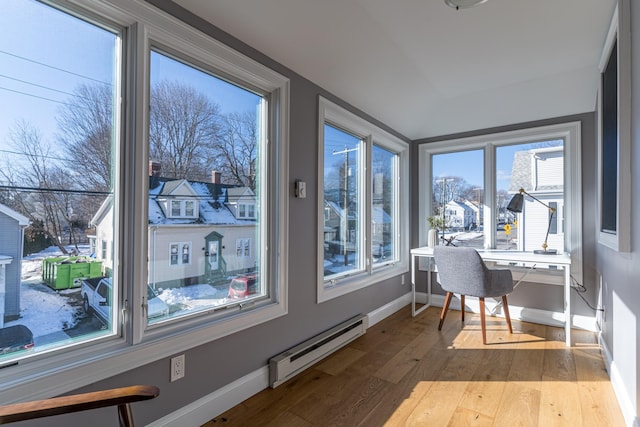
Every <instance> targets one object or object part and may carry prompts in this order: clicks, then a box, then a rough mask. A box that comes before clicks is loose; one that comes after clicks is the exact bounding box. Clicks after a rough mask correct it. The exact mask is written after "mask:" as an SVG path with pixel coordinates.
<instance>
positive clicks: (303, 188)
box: [296, 180, 307, 199]
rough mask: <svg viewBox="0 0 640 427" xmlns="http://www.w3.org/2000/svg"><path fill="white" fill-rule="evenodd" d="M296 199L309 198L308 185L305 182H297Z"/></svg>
mask: <svg viewBox="0 0 640 427" xmlns="http://www.w3.org/2000/svg"><path fill="white" fill-rule="evenodd" d="M296 197H297V198H299V199H305V198H306V197H307V183H306V182H304V181H300V180H297V181H296Z"/></svg>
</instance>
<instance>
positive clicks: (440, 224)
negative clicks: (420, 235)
mask: <svg viewBox="0 0 640 427" xmlns="http://www.w3.org/2000/svg"><path fill="white" fill-rule="evenodd" d="M427 221H428V222H429V231H428V233H427V246H429V247H430V248H432V247H434V246H437V245H438V231H440V230H442V231H444V219H443V218H442V217H441V216H435V215H434V216H429V217H427Z"/></svg>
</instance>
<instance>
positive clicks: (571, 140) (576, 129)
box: [418, 121, 583, 283]
mask: <svg viewBox="0 0 640 427" xmlns="http://www.w3.org/2000/svg"><path fill="white" fill-rule="evenodd" d="M552 139H563V140H564V144H563V153H564V166H565V167H564V187H565V191H564V202H563V211H564V214H565V215H566V218H564V219H566V220H567V221H568V222H566V223H565V222H564V221H563V227H566V226H567V224H570V230H566V229H564V230H563V233H564V236H563V238H564V247H565V248H566V249H567V251H568V252H570V254H571V260H572V262H571V274H572V276H573V277H574V278H575V279H576V280H577V281H578V282H580V283H581V282H582V271H583V267H582V260H583V255H582V178H581V177H582V163H581V161H582V160H581V158H582V154H581V122H579V121H576V122H567V123H560V124H556V125H548V126H540V127H533V128H524V129H519V130H514V131H508V132H499V133H490V134H484V135H478V136H472V137H466V138H458V139H449V140H442V141H436V142H430V143H422V144H420V145H419V147H418V163H419V165H418V195H419V196H418V198H419V200H418V203H419V208H418V217H419V218H427V217H428V216H429V215H430V212H431V202H430V201H431V175H432V172H431V155H433V154H442V153H449V152H456V151H467V150H474V149H475V150H477V149H483V150H484V188H485V200H484V203H485V205H484V218H485V224H484V229H485V230H495V229H496V227H497V220H496V216H495V215H493V208H492V207H493V206H496V190H495V187H496V158H495V157H496V150H495V148H496V147H499V146H504V145H513V144H523V143H529V142H532V141H545V140H552ZM428 229H429V224H428V222H427V221H426V220H421V221H419V239H420V240H419V241H420V246H426V244H427V232H428ZM495 236H496V234H495V233H488V234H485V242H484V246H485V248H494V247H495V245H496V241H495Z"/></svg>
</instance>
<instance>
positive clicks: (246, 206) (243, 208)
mask: <svg viewBox="0 0 640 427" xmlns="http://www.w3.org/2000/svg"><path fill="white" fill-rule="evenodd" d="M255 217H256V207H255V205H254V204H252V203H238V218H242V219H254V218H255Z"/></svg>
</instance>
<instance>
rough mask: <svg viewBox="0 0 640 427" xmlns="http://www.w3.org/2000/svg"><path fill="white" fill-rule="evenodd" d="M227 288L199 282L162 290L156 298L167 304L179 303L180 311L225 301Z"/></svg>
mask: <svg viewBox="0 0 640 427" xmlns="http://www.w3.org/2000/svg"><path fill="white" fill-rule="evenodd" d="M227 291H228V290H227V289H226V288H225V289H218V288H214V287H213V286H211V285H207V284H200V285H191V286H185V287H182V288H172V289H165V290H163V291H162V292H161V293H160V295H158V298H160V299H161V300H163V301H164V302H166V303H167V305H169V306H175V305H179V306H180V307H182V310H181V311H190V310H196V309H199V308H206V307H215V306H218V305H222V304H225V303H226V302H227Z"/></svg>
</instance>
